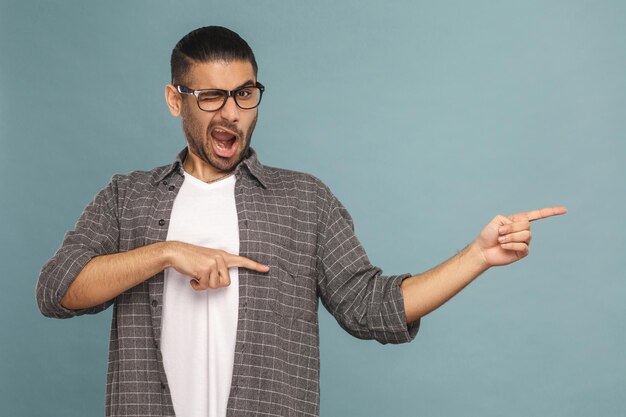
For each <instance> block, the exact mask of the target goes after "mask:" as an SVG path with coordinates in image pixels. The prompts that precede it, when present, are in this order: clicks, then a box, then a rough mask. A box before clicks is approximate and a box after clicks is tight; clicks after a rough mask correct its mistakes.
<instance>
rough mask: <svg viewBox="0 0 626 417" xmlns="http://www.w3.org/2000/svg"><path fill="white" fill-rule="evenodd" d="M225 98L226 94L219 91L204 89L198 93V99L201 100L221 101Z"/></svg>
mask: <svg viewBox="0 0 626 417" xmlns="http://www.w3.org/2000/svg"><path fill="white" fill-rule="evenodd" d="M223 99H224V95H223V94H222V93H220V92H219V91H203V92H201V93H200V94H198V100H200V101H219V100H223Z"/></svg>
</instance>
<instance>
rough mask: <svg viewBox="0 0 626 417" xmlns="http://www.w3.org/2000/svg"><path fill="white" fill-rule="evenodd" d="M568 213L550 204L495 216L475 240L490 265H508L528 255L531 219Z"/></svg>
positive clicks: (564, 209)
mask: <svg viewBox="0 0 626 417" xmlns="http://www.w3.org/2000/svg"><path fill="white" fill-rule="evenodd" d="M565 213H567V209H566V208H565V207H548V208H542V209H539V210H532V211H528V212H525V213H517V214H513V215H511V216H496V217H494V219H493V220H491V222H489V224H488V225H487V226H485V228H484V229H483V230H482V231H481V232H480V235H479V236H478V238H477V239H476V242H475V243H476V244H477V246H478V248H479V249H480V251H481V253H482V255H483V257H484V260H485V263H486V264H487V266H500V265H508V264H510V263H513V262H515V261H518V260H520V259H522V258H525V257H526V256H527V255H528V252H529V245H530V239H531V233H530V222H532V221H535V220H539V219H545V218H548V217H552V216H558V215H560V214H565Z"/></svg>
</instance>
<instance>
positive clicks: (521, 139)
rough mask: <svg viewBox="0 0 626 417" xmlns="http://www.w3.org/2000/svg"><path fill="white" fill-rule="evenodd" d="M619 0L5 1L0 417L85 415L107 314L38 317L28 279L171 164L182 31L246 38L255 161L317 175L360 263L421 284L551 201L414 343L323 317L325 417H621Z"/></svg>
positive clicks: (96, 382)
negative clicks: (333, 198) (420, 275)
mask: <svg viewBox="0 0 626 417" xmlns="http://www.w3.org/2000/svg"><path fill="white" fill-rule="evenodd" d="M625 18H626V3H625V2H622V1H556V0H555V1H517V2H514V1H473V2H467V1H441V2H426V1H403V2H401V1H398V2H382V1H379V2H371V1H345V0H344V1H337V2H335V1H332V2H331V1H327V0H325V1H316V2H304V1H293V2H279V1H262V2H261V1H228V2H212V1H185V2H167V1H149V2H148V1H127V2H122V1H118V2H111V1H89V2H85V1H78V0H74V1H42V2H34V1H13V2H10V1H2V2H1V3H0V59H1V64H0V65H1V66H0V68H1V72H0V89H1V90H0V91H1V96H0V140H1V148H0V149H1V152H0V169H1V174H2V179H1V180H0V187H2V188H1V191H2V193H1V195H2V198H1V203H0V210H1V211H0V215H1V219H2V221H3V227H2V229H1V233H0V244H1V245H2V250H1V253H0V256H1V257H2V267H3V272H2V279H1V282H0V285H1V287H0V309H1V313H0V328H1V329H2V337H1V339H0V349H1V356H0V415H3V416H17V415H20V416H87V415H99V414H102V413H103V407H104V388H105V373H106V371H105V370H106V360H107V343H108V334H109V323H110V314H111V312H110V311H107V312H105V313H102V314H100V315H97V316H89V317H81V318H76V319H72V320H69V321H60V320H52V319H45V318H43V317H42V316H41V315H40V314H39V312H38V310H37V307H36V305H35V301H34V287H35V282H36V280H37V277H38V274H39V270H40V268H41V266H42V265H43V263H44V262H45V261H46V260H47V259H48V258H49V257H50V256H51V255H52V254H53V253H54V251H55V250H56V249H57V247H58V246H59V244H60V242H61V239H62V237H63V234H64V232H65V231H66V230H68V229H70V228H72V227H73V225H74V223H75V221H76V220H77V218H78V216H79V215H80V213H81V211H82V209H83V208H84V206H85V205H86V204H87V203H88V202H89V201H90V200H91V198H92V197H93V196H94V195H95V193H96V192H97V191H98V190H99V189H100V188H102V187H103V186H104V185H105V184H106V183H107V182H108V180H109V179H110V177H111V176H112V175H113V174H114V173H116V172H129V171H131V170H135V169H149V168H152V167H154V166H157V165H163V164H166V163H169V162H171V161H172V160H173V158H174V156H175V154H176V152H178V150H180V149H181V148H182V147H183V146H184V136H183V134H182V129H181V127H180V120H179V119H174V118H172V117H171V116H170V114H169V112H168V110H167V107H166V105H165V102H164V99H163V88H164V85H165V84H166V83H167V82H168V80H169V55H170V52H171V49H172V48H173V46H174V45H175V43H176V42H177V41H178V40H179V39H180V38H181V37H182V36H183V35H185V34H186V33H187V32H189V31H190V30H192V29H194V28H196V27H199V26H205V25H208V24H218V25H224V26H227V27H230V28H232V29H234V30H235V31H237V32H238V33H240V34H241V35H242V36H243V37H244V38H245V39H247V40H248V42H249V43H250V45H251V46H252V48H253V49H254V51H255V53H256V56H257V60H258V62H259V66H260V72H259V80H260V81H261V82H263V83H264V84H265V85H266V86H267V94H266V96H265V97H264V99H263V104H262V108H261V110H260V116H259V124H258V126H257V129H256V132H255V134H254V136H253V141H252V143H253V146H254V147H255V148H256V149H257V151H258V153H259V157H260V159H261V161H262V162H263V163H265V164H268V165H274V166H281V167H284V168H290V169H296V170H300V171H305V172H309V173H312V174H314V175H316V176H318V177H320V178H321V179H322V180H323V181H325V182H326V183H327V184H328V185H329V186H330V187H331V189H332V190H333V191H334V192H335V194H336V195H337V196H338V197H339V198H340V199H341V200H342V202H343V203H344V204H345V205H346V206H347V208H348V209H349V210H350V212H351V214H352V215H353V217H354V221H355V224H356V231H357V235H358V236H359V238H360V240H361V241H362V243H363V245H364V246H365V248H366V249H367V251H368V254H369V256H370V258H371V260H372V261H373V262H374V263H376V264H377V265H380V266H381V267H383V268H384V270H385V272H387V273H403V272H413V273H417V272H421V271H424V270H426V269H428V268H430V267H432V266H434V265H435V264H436V263H439V262H441V261H443V260H444V259H446V258H448V257H449V256H451V255H453V254H454V253H455V252H456V251H457V250H460V249H461V248H462V247H463V246H465V245H466V244H467V243H469V242H470V241H471V240H472V239H473V238H474V237H475V236H476V235H477V233H478V232H479V230H480V229H481V228H482V226H483V225H484V224H486V223H487V222H488V221H489V220H490V219H491V218H492V217H493V216H494V215H496V214H498V213H502V214H510V213H514V212H518V211H525V210H529V209H534V208H538V207H542V206H550V205H557V204H559V205H561V204H562V205H566V206H568V208H569V209H570V213H569V214H568V215H567V216H565V217H558V218H553V219H549V220H544V221H541V222H537V223H535V225H534V229H533V233H534V240H533V245H532V253H531V256H530V257H529V258H527V259H525V260H523V261H522V262H520V263H517V264H515V265H512V266H509V267H506V268H500V269H498V270H492V271H489V272H487V273H486V274H484V275H483V276H482V277H480V278H479V279H478V280H476V281H475V282H474V283H473V284H471V285H470V286H469V287H468V288H467V289H466V290H465V291H463V292H462V293H461V294H460V295H458V296H457V297H456V298H455V299H453V300H452V301H451V302H449V303H448V304H446V305H445V306H443V307H442V308H440V309H439V310H437V311H435V312H433V313H432V314H430V315H429V316H427V317H426V318H425V319H423V321H422V328H421V330H420V333H419V335H418V337H417V339H416V340H415V341H414V342H413V343H410V344H407V345H401V346H389V345H388V346H382V345H379V344H377V343H376V342H372V341H361V340H357V339H353V338H351V337H350V336H349V335H348V334H346V333H344V332H343V331H342V330H341V329H340V327H339V326H338V325H337V324H336V323H335V321H334V319H333V318H332V317H331V316H330V315H329V314H328V313H326V312H325V311H323V312H322V313H321V318H320V320H321V352H322V380H321V390H322V392H321V394H322V397H321V398H322V405H321V411H322V413H321V414H322V415H323V416H372V417H374V416H391V415H415V416H458V415H463V416H502V415H506V416H548V415H549V416H589V415H619V414H622V415H623V414H624V413H626V399H625V396H624V394H625V393H626V335H625V332H624V330H625V317H626V315H625V313H626V303H624V296H625V295H626V282H625V276H624V267H625V266H626V262H625V260H624V249H625V247H626V245H625V243H626V242H625V234H626V233H625V232H626V227H625V218H626V216H625V213H624V211H625V210H624V205H625V202H626V198H625V190H626V187H625V182H626V181H625V179H626V175H625V174H626V172H625V171H626V169H625V168H624V162H625V156H626V146H625V144H624V139H625V137H624V136H625V133H626V77H625V75H626V45H625V43H626V42H625V41H626V25H625V24H624V22H625V21H626V19H625Z"/></svg>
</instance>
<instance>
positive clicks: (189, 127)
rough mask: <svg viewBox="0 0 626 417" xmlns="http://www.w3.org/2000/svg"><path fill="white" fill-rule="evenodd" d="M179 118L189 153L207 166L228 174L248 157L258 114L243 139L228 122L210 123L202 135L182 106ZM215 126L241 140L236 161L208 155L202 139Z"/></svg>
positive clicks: (235, 127)
mask: <svg viewBox="0 0 626 417" xmlns="http://www.w3.org/2000/svg"><path fill="white" fill-rule="evenodd" d="M181 117H182V125H183V132H184V133H185V137H186V138H187V146H188V147H189V151H190V152H191V153H193V154H194V155H196V156H197V157H198V158H200V159H201V160H202V161H203V162H204V163H206V164H207V165H210V166H212V167H213V168H215V169H216V170H218V171H220V172H222V173H229V172H232V171H234V170H235V168H237V165H239V163H240V162H241V161H242V160H244V159H245V158H246V157H247V156H248V152H249V149H250V141H251V139H252V133H253V132H254V128H255V127H256V122H257V118H258V113H257V115H255V116H254V119H253V120H252V123H251V124H250V127H249V128H248V132H247V133H246V134H245V137H244V132H243V131H241V130H240V129H238V128H237V125H235V124H231V123H228V122H221V123H214V122H211V123H209V125H208V126H207V129H206V132H205V133H204V134H203V133H202V132H201V131H200V129H198V128H197V126H196V125H195V124H194V123H193V122H189V120H193V118H192V117H191V116H190V115H189V109H188V108H187V106H186V105H184V104H183V107H182V109H181ZM216 126H221V127H224V128H226V129H229V130H232V131H234V132H236V133H237V137H238V139H240V140H243V143H244V147H243V150H242V151H241V153H240V154H239V157H238V158H237V160H236V161H234V162H229V161H228V159H226V158H222V157H220V156H219V155H211V154H210V153H209V150H208V146H207V145H206V144H205V141H204V138H208V137H209V136H210V132H211V130H212V129H213V128H215V127H216Z"/></svg>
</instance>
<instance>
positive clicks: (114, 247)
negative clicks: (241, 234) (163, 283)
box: [36, 176, 269, 318]
mask: <svg viewBox="0 0 626 417" xmlns="http://www.w3.org/2000/svg"><path fill="white" fill-rule="evenodd" d="M119 178H120V177H118V176H115V177H114V178H113V180H112V181H111V182H110V183H109V184H108V185H107V186H106V187H105V188H104V189H102V190H101V191H100V192H99V193H98V194H97V195H96V197H95V198H94V200H93V201H92V202H91V203H89V204H88V205H87V207H86V208H85V210H84V211H83V213H82V215H81V217H80V219H79V220H78V222H77V223H76V227H75V229H74V230H72V231H70V232H68V233H67V234H66V235H65V238H64V239H63V243H62V244H61V247H60V248H59V249H58V250H57V252H56V253H55V254H54V256H53V257H52V258H51V259H50V260H49V261H48V262H47V263H46V264H45V265H44V266H43V268H42V270H41V274H40V276H39V281H38V283H37V289H36V298H37V304H38V306H39V309H40V310H41V312H42V313H43V314H44V315H45V316H48V317H55V318H68V317H73V316H76V315H81V314H94V313H97V312H100V311H102V310H104V309H106V308H107V307H109V306H110V305H111V303H112V300H113V299H114V298H115V297H116V296H118V295H119V294H121V293H123V292H124V291H126V290H128V289H129V288H132V287H134V286H136V285H137V284H139V283H141V282H143V281H145V280H147V279H149V278H150V277H152V276H154V275H156V274H158V273H159V272H161V271H162V270H164V269H165V268H167V267H170V266H171V267H173V268H175V269H176V270H178V271H179V272H180V273H182V274H184V275H188V276H190V277H191V278H192V279H191V282H190V285H191V286H192V287H193V288H194V289H195V290H204V289H207V288H217V287H220V286H224V285H228V284H229V283H230V280H229V278H228V268H230V267H244V268H248V269H253V270H256V271H259V272H267V271H268V270H269V268H268V267H266V266H264V265H261V264H258V263H257V262H254V261H251V260H249V259H247V258H243V257H240V256H236V255H232V254H228V253H226V252H224V251H220V250H216V249H209V248H203V247H199V246H195V245H191V244H186V243H182V242H160V243H155V244H151V245H147V246H143V247H139V248H136V249H133V250H129V251H124V252H121V251H120V247H119V241H120V223H119V219H120V216H119V213H118V196H119V194H120V191H119V190H118V180H119ZM122 193H123V191H122Z"/></svg>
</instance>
